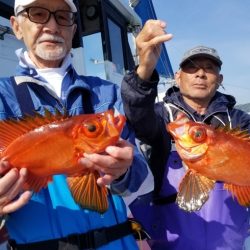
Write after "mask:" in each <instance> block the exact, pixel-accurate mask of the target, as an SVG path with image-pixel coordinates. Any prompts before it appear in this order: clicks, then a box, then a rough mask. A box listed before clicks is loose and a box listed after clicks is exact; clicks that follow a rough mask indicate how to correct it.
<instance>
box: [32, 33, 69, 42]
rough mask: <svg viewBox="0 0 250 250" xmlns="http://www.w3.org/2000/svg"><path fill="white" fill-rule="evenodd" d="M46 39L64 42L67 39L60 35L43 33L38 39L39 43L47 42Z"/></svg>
mask: <svg viewBox="0 0 250 250" xmlns="http://www.w3.org/2000/svg"><path fill="white" fill-rule="evenodd" d="M46 41H52V42H59V43H64V41H65V40H64V39H63V38H62V37H60V36H55V35H48V34H46V35H43V36H41V37H39V38H38V39H37V42H38V43H41V42H46Z"/></svg>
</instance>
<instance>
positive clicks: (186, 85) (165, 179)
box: [122, 20, 250, 250]
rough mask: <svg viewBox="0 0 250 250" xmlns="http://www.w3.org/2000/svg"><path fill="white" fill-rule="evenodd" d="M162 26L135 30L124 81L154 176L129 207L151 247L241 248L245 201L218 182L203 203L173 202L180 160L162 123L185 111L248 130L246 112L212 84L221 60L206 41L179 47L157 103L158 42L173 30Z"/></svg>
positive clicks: (212, 122) (156, 22)
mask: <svg viewBox="0 0 250 250" xmlns="http://www.w3.org/2000/svg"><path fill="white" fill-rule="evenodd" d="M165 27H166V24H165V23H164V22H162V21H159V20H151V21H148V22H147V23H146V24H145V26H144V28H143V29H142V31H141V33H140V34H139V35H138V36H137V38H136V44H137V50H138V54H139V57H140V60H139V61H140V64H139V66H138V67H137V68H136V69H135V70H134V71H132V72H130V73H129V74H127V75H126V76H125V78H124V81H123V83H122V98H123V101H124V110H125V113H126V115H127V118H128V120H129V122H130V123H131V124H132V126H133V127H134V129H135V131H136V135H137V137H138V138H139V139H140V140H141V141H142V142H144V143H146V144H148V145H149V146H150V147H151V154H150V159H149V163H150V167H151V170H152V172H153V174H154V179H155V190H154V192H153V193H151V194H146V195H144V196H141V197H139V198H138V199H137V200H136V201H134V202H133V203H132V204H131V205H130V209H131V212H132V213H133V215H134V217H135V218H137V220H139V221H140V222H141V223H142V224H143V226H144V227H145V229H146V230H147V231H148V233H149V235H150V236H151V239H150V240H149V241H148V243H149V245H150V246H151V249H153V250H162V249H168V250H183V249H185V250H240V249H243V247H244V241H245V239H246V238H247V236H248V235H249V229H250V226H249V212H248V208H246V207H243V206H240V205H239V204H238V202H237V201H235V200H234V198H233V197H232V195H231V194H230V193H229V192H228V191H227V190H225V189H223V183H221V182H216V183H215V186H214V188H213V190H212V191H211V192H210V193H209V198H208V200H207V201H206V203H205V204H204V205H203V206H201V203H200V202H197V203H194V204H195V206H196V207H191V208H192V209H190V210H189V209H187V210H188V211H185V210H182V209H181V208H180V207H179V206H178V205H177V203H176V197H177V192H178V189H179V188H178V186H179V184H180V182H181V180H182V178H183V177H184V175H185V173H186V167H185V166H183V164H182V161H181V159H180V157H179V155H178V154H177V152H176V150H175V147H174V142H173V141H172V139H171V137H170V135H169V133H168V132H167V130H166V124H167V123H169V122H171V121H173V120H175V119H176V117H177V114H178V113H183V114H185V115H186V116H188V117H189V118H190V119H191V120H193V121H196V122H203V123H206V124H210V125H212V126H214V127H218V126H228V127H230V128H241V129H242V130H248V131H249V132H250V116H249V114H247V113H245V112H243V111H241V110H238V109H236V108H234V105H235V103H236V102H235V99H234V97H233V96H230V95H226V94H222V93H220V92H219V91H218V88H219V87H220V86H221V83H222V80H223V76H222V74H221V73H220V70H221V66H222V61H221V58H220V57H219V55H218V53H217V51H216V50H215V49H213V48H210V47H207V46H196V47H194V48H192V49H190V50H188V51H187V52H186V53H185V54H184V56H183V58H182V59H181V62H180V68H179V70H178V71H177V72H176V74H175V81H176V86H173V87H171V88H169V89H168V90H167V92H166V95H165V97H164V99H163V102H159V103H156V104H155V99H156V96H157V84H158V81H159V77H158V74H157V72H156V71H154V68H155V66H156V63H157V60H158V59H159V55H160V53H159V51H160V46H161V44H162V43H163V42H166V41H168V40H169V39H171V37H172V35H171V34H166V33H165ZM235 146H236V147H237V145H235ZM235 168H237V166H235ZM192 184H194V183H192ZM190 186H191V185H190ZM194 187H195V185H194V186H191V187H190V189H192V188H194ZM187 188H188V187H187ZM194 192H199V190H194ZM190 199H191V198H190ZM191 200H192V199H191ZM193 210H195V211H193Z"/></svg>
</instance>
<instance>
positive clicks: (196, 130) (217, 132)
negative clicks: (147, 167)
mask: <svg viewBox="0 0 250 250" xmlns="http://www.w3.org/2000/svg"><path fill="white" fill-rule="evenodd" d="M166 127H167V130H168V131H169V132H170V134H171V135H172V136H173V138H174V140H175V146H176V150H177V152H178V154H179V155H180V157H181V159H182V161H183V164H184V165H186V167H187V169H188V171H187V173H186V175H185V176H184V178H183V179H182V181H181V183H180V185H179V191H178V195H177V200H176V201H177V203H178V205H179V207H180V208H182V209H184V210H187V211H196V210H199V209H200V208H201V207H202V205H203V204H204V203H205V202H206V201H207V199H208V198H209V192H210V191H211V189H212V188H213V187H214V183H215V181H222V182H224V189H226V190H229V191H230V192H231V193H232V195H233V197H236V198H237V201H238V202H239V204H240V205H242V206H249V205H250V171H249V164H250V135H249V133H248V132H247V131H240V130H239V129H233V130H230V129H229V128H227V127H223V128H222V127H221V128H217V129H215V128H213V127H212V126H209V125H206V124H203V123H197V122H193V121H191V120H189V119H188V118H187V117H186V116H185V115H178V117H177V119H176V120H175V121H174V122H171V123H169V124H167V125H166Z"/></svg>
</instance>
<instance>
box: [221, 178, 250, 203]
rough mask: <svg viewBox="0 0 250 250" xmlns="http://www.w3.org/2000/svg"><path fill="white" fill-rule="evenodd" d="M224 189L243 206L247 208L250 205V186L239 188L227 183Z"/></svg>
mask: <svg viewBox="0 0 250 250" xmlns="http://www.w3.org/2000/svg"><path fill="white" fill-rule="evenodd" d="M224 189H226V190H228V191H230V192H231V193H232V195H233V197H236V199H237V201H238V202H239V204H240V205H241V206H246V207H247V206H249V205H250V186H238V185H234V184H228V183H225V184H224Z"/></svg>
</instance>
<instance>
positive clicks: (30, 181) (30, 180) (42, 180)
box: [23, 172, 52, 193]
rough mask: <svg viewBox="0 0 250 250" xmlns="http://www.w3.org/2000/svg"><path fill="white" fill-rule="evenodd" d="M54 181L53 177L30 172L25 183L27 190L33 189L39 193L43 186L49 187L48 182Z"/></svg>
mask: <svg viewBox="0 0 250 250" xmlns="http://www.w3.org/2000/svg"><path fill="white" fill-rule="evenodd" d="M51 181H52V177H51V176H48V177H38V176H36V175H34V174H32V173H30V172H29V173H28V177H27V180H26V182H25V184H24V187H23V188H24V189H25V190H33V191H34V192H36V193H38V192H39V191H40V190H41V189H42V188H44V187H47V186H48V183H49V182H51Z"/></svg>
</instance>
